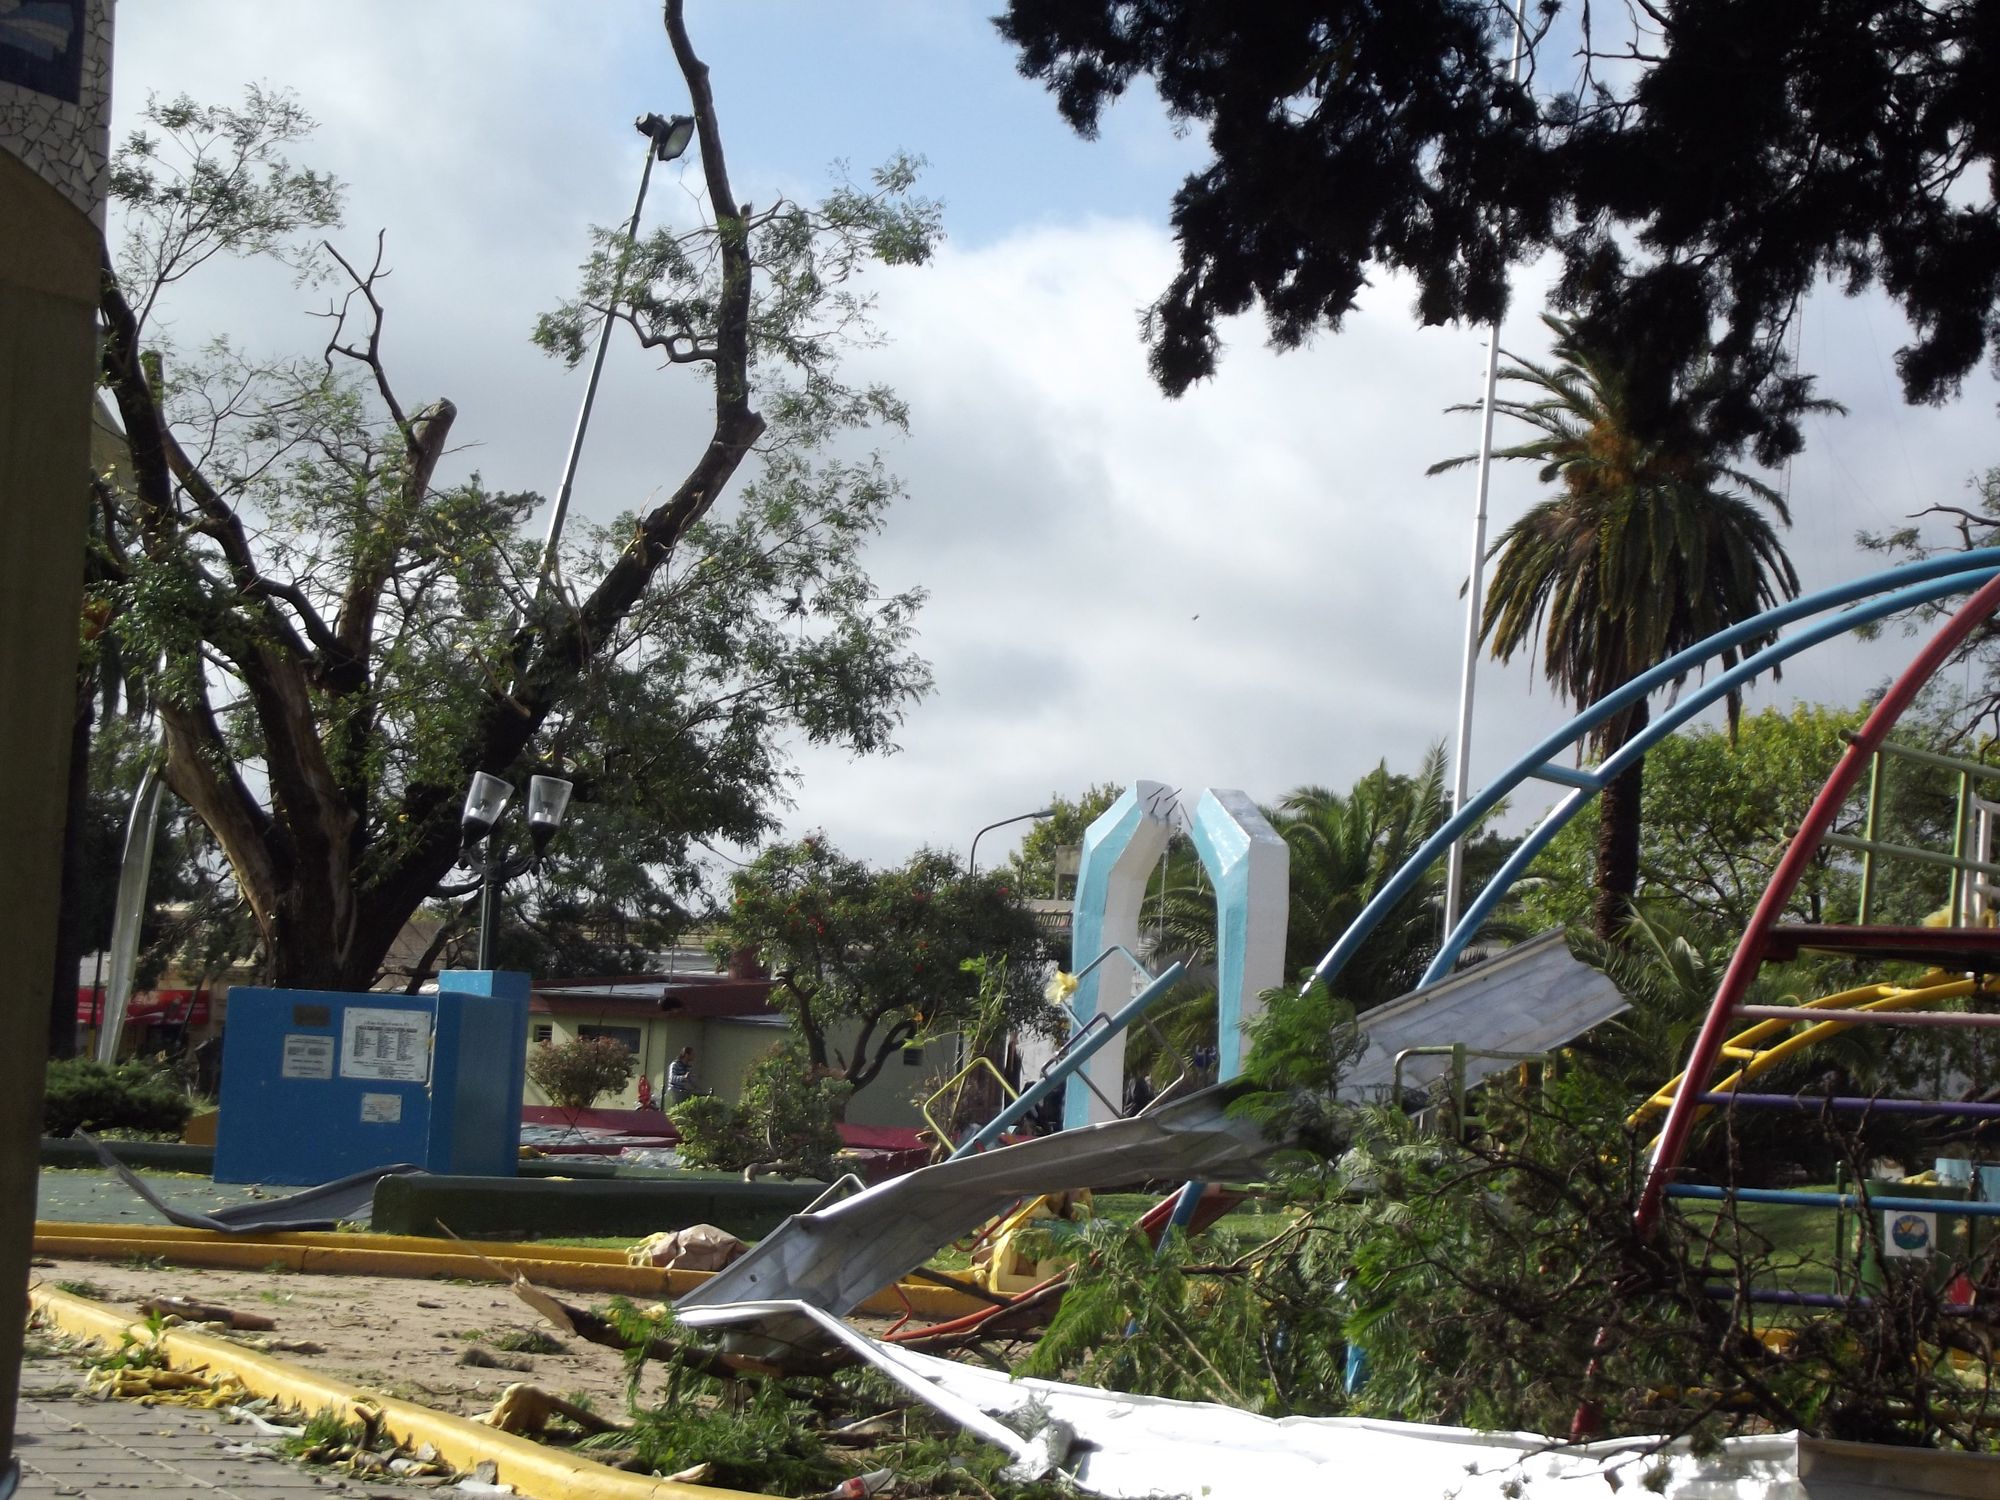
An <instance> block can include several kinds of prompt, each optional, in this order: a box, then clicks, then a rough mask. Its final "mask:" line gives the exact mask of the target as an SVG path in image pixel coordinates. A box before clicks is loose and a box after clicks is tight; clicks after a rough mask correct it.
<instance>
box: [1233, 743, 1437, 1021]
mask: <svg viewBox="0 0 2000 1500" xmlns="http://www.w3.org/2000/svg"><path fill="white" fill-rule="evenodd" d="M1450 811H1451V809H1450V798H1449V797H1448V796H1447V795H1446V792H1445V754H1444V745H1443V743H1442V742H1440V743H1438V744H1436V745H1434V746H1432V747H1431V749H1430V751H1429V753H1428V754H1426V755H1425V757H1424V763H1423V766H1422V767H1421V769H1419V770H1418V772H1417V774H1416V775H1415V776H1400V775H1395V774H1392V773H1391V772H1390V770H1389V767H1388V764H1387V763H1386V762H1384V763H1383V764H1381V765H1378V766H1376V767H1375V769H1374V770H1372V771H1370V772H1368V773H1367V774H1366V775H1365V776H1363V777H1361V778H1360V779H1359V780H1358V781H1356V782H1355V783H1354V785H1353V787H1352V788H1350V789H1349V790H1348V791H1347V792H1345V793H1341V792H1336V791H1332V790H1330V789H1329V788H1327V787H1323V786H1302V787H1298V788H1296V789H1294V790H1293V791H1290V792H1288V793H1286V794H1285V796H1284V797H1283V798H1281V799H1280V800H1279V803H1278V806H1277V807H1276V808H1275V809H1274V810H1273V811H1272V813H1271V826H1272V827H1274V828H1276V829H1277V830H1278V833H1279V835H1280V836H1281V837H1282V838H1283V839H1284V841H1285V842H1286V843H1287V844H1289V845H1290V846H1291V851H1292V859H1291V887H1292V899H1291V922H1290V925H1289V926H1288V928H1287V929H1286V935H1285V968H1286V970H1287V972H1289V973H1293V974H1297V973H1301V972H1304V971H1306V970H1309V969H1311V968H1312V967H1313V965H1315V964H1316V963H1318V962H1319V960H1320V959H1321V958H1322V957H1323V956H1324V955H1325V953H1326V951H1327V950H1328V949H1329V948H1331V947H1332V946H1333V945H1334V943H1335V942H1336V941H1337V940H1338V939H1339V937H1340V935H1341V934H1342V933H1343V932H1345V931H1346V930H1347V928H1348V925H1349V924H1350V923H1352V922H1353V920H1354V919H1355V917H1356V916H1358V915H1359V914H1360V912H1361V909H1362V907H1364V906H1366V905H1367V904H1368V902H1369V901H1370V900H1371V899H1372V898H1373V897H1374V895H1375V893H1376V892H1377V891H1379V890H1380V889H1381V888H1382V886H1383V884H1384V883H1385V882H1386V881H1387V880H1388V879H1389V877H1390V876H1392V875H1394V874H1395V873H1396V871H1397V870H1399V869H1401V868H1402V866H1403V864H1404V862H1405V861H1406V860H1408V858H1409V857H1410V855H1411V854H1412V853H1413V852H1415V850H1416V848H1417V846H1418V845H1419V844H1421V843H1423V841H1424V840H1425V839H1426V838H1428V837H1430V835H1431V834H1432V833H1434V832H1436V831H1437V829H1438V828H1439V827H1441V826H1442V825H1443V823H1444V821H1445V819H1446V818H1447V817H1449V816H1450ZM1439 881H1440V876H1439V873H1438V871H1436V870H1429V871H1426V872H1425V874H1424V876H1423V877H1422V878H1421V879H1420V880H1419V881H1418V882H1417V884H1415V885H1414V886H1412V887H1411V888H1410V890H1409V892H1408V893H1407V894H1406V895H1405V896H1404V897H1403V898H1402V900H1400V901H1398V902H1397V903H1396V905H1395V908H1394V909H1393V910H1392V911H1390V913H1389V914H1388V916H1386V917H1385V918H1384V919H1383V920H1382V922H1381V923H1380V924H1379V925H1378V926H1377V927H1376V928H1375V931H1374V932H1373V933H1372V934H1371V935H1370V937H1369V939H1368V942H1367V943H1366V944H1365V945H1364V946H1363V947H1362V949H1361V951H1360V952H1359V953H1357V954H1356V955H1355V958H1354V962H1353V963H1351V964H1350V965H1348V967H1347V968H1346V969H1345V970H1344V971H1343V972H1342V973H1341V976H1340V980H1339V984H1338V989H1339V991H1340V994H1341V996H1342V997H1343V998H1344V999H1346V1000H1347V1001H1349V1002H1350V1003H1351V1004H1352V1005H1353V1006H1354V1007H1355V1009H1357V1010H1365V1009H1367V1008H1368V1007H1369V1006H1371V1005H1377V1004H1380V1003H1381V1002H1382V1001H1384V1000H1393V999H1394V998H1395V997H1396V996H1398V995H1400V994H1403V993H1404V992H1405V991H1407V990H1409V989H1410V988H1411V987H1412V986H1414V985H1415V984H1416V982H1417V980H1418V979H1419V978H1420V977H1422V975H1423V971H1424V967H1425V965H1427V964H1428V963H1429V962H1430V960H1431V956H1432V955H1433V954H1434V953H1436V952H1437V943H1438V928H1437V924H1438V913H1437V899H1436V898H1437V892H1438V887H1439Z"/></svg>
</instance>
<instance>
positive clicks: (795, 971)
mask: <svg viewBox="0 0 2000 1500" xmlns="http://www.w3.org/2000/svg"><path fill="white" fill-rule="evenodd" d="M722 930H723V934H724V936H723V940H722V942H721V943H720V944H719V945H718V948H719V950H720V951H725V952H726V951H732V950H735V949H740V948H754V949H756V950H757V952H758V953H759V955H760V956H761V957H762V959H763V961H764V963H765V964H766V965H767V966H768V967H769V968H770V969H771V972H772V974H773V975H774V976H775V978H776V980H777V983H776V986H775V987H774V988H773V989H772V991H771V1000H772V1003H773V1004H775V1005H777V1006H778V1007H779V1008H780V1009H782V1010H783V1011H784V1012H785V1014H786V1015H787V1016H788V1017H790V1019H791V1022H792V1027H793V1029H794V1030H795V1031H796V1032H797V1034H798V1037H799V1040H800V1041H801V1043H803V1045H804V1047H805V1049H806V1056H807V1058H808V1059H809V1060H810V1062H811V1064H812V1066H813V1068H814V1069H815V1070H816V1071H818V1072H823V1073H827V1074H830V1075H832V1076H834V1077H838V1078H840V1079H843V1080H845V1081H846V1082H847V1083H848V1084H850V1085H851V1086H852V1087H853V1088H855V1089H857V1090H859V1089H864V1088H866V1087H867V1086H868V1085H869V1084H871V1083H873V1082H874V1081H875V1078H876V1076H877V1075H878V1074H879V1073H880V1072H881V1071H882V1065H883V1064H884V1063H885V1062H886V1061H888V1059H889V1058H890V1056H892V1055H893V1054H894V1053H896V1052H897V1051H899V1050H900V1049H901V1048H903V1047H905V1046H908V1045H910V1044H911V1043H912V1042H916V1041H920V1040H922V1039H924V1038H927V1037H930V1036H935V1035H940V1034H945V1033H953V1032H959V1031H962V1030H966V1029H969V1028H971V1027H972V1026H973V1025H974V1024H975V1023H980V1022H982V1021H983V1022H984V1023H986V1024H989V1025H990V1024H991V1017H990V1016H989V1015H987V1014H986V1011H987V1010H990V1009H991V1006H992V1003H993V998H994V997H993V995H992V994H990V993H989V994H988V995H987V997H986V1005H985V1007H984V1008H982V1004H981V990H982V981H983V980H985V979H987V977H988V976H994V975H996V974H998V975H1000V977H998V978H996V979H995V980H994V985H993V986H989V989H991V988H993V987H996V986H997V990H998V994H999V996H1000V1004H1001V1008H1002V1011H1003V1015H1004V1019H1005V1022H1006V1024H1007V1025H1008V1026H1009V1027H1016V1026H1026V1027H1041V1026H1045V1025H1046V1024H1047V1012H1048V1010H1049V1006H1048V1005H1047V1003H1046V1001H1045V999H1044V997H1043V995H1042V980H1041V977H1040V975H1038V974H1037V973H1036V969H1037V963H1036V960H1038V959H1039V958H1040V957H1041V954H1042V940H1041V933H1040V929H1039V928H1038V927H1037V926H1036V923H1035V919H1034V915H1033V914H1032V913H1031V912H1029V911H1028V909H1027V908H1026V907H1025V906H1024V905H1022V903H1021V900H1020V897H1019V895H1018V893H1017V892H1016V891H1015V889H1014V885H1013V877H1012V876H1011V875H1008V874H1006V873H1004V872H1002V873H995V874H989V875H974V876H968V875H966V873H965V872H964V870H963V869H962V868H961V866H960V865H959V863H958V859H957V857H956V856H955V855H952V854H949V853H945V852H943V851H940V850H936V849H922V850H919V851H918V852H917V853H916V854H914V855H912V856H911V857H910V858H909V860H908V861H907V862H905V863H904V864H902V865H900V866H898V867H896V868H894V869H887V870H871V869H870V868H868V866H867V865H865V864H863V863H862V862H861V861H860V860H858V859H851V858H849V857H848V856H846V855H844V854H842V853H840V851H839V850H837V849H835V848H833V847H832V845H830V844H829V843H827V841H826V840H825V839H823V838H818V837H814V838H806V839H802V840H800V841H799V842H798V843H795V844H780V845H776V846H774V847H772V848H770V849H767V850H765V851H764V852H763V853H762V854H761V855H759V856H758V857H757V859H756V860H755V861H753V862H752V863H751V864H750V865H748V866H746V867H745V868H744V869H742V870H740V871H738V872H737V874H736V875H735V876H734V877H733V878H732V879H731V881H730V903H729V907H728V910H727V912H726V913H725V915H724V918H723V922H722ZM982 958H983V959H986V960H988V964H987V965H986V966H985V967H983V968H982V967H981V966H979V965H977V964H972V963H969V962H968V961H969V960H976V959H982ZM1000 959H1004V960H1006V966H1005V969H1004V973H1001V971H998V970H997V967H996V965H995V961H997V960H1000Z"/></svg>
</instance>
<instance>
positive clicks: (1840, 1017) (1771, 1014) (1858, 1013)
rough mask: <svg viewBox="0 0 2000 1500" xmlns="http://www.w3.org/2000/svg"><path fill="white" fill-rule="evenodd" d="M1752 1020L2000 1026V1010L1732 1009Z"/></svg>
mask: <svg viewBox="0 0 2000 1500" xmlns="http://www.w3.org/2000/svg"><path fill="white" fill-rule="evenodd" d="M1730 1014H1731V1015H1734V1016H1742V1017H1743V1018H1744V1019H1745V1020H1750V1021H1790V1022H1792V1023H1793V1024H1795V1025H1796V1024H1797V1023H1799V1022H1802V1021H1809V1022H1811V1023H1813V1024H1814V1025H1818V1024H1819V1023H1820V1022H1822V1021H1830V1022H1832V1023H1833V1024H1834V1025H1837V1026H2000V1013H1996V1012H1993V1011H1984V1010H1968V1011H1956V1010H1807V1009H1806V1008H1805V1007H1804V1006H1803V1005H1739V1006H1737V1007H1736V1009H1735V1010H1733V1011H1731V1012H1730Z"/></svg>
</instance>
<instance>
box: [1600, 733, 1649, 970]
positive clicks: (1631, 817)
mask: <svg viewBox="0 0 2000 1500" xmlns="http://www.w3.org/2000/svg"><path fill="white" fill-rule="evenodd" d="M1650 718H1651V714H1650V712H1649V711H1648V710H1647V707H1646V700H1645V699H1644V698H1641V699H1640V700H1639V701H1638V702H1637V703H1635V704H1634V705H1633V706H1632V708H1631V710H1630V711H1629V712H1628V713H1627V714H1626V715H1625V722H1624V724H1623V725H1622V726H1621V728H1620V729H1619V731H1618V741H1617V744H1616V745H1613V744H1607V745H1606V746H1605V754H1606V755H1607V756H1608V755H1610V754H1611V753H1612V752H1613V751H1615V750H1616V749H1617V748H1618V746H1620V745H1623V744H1625V743H1626V742H1627V741H1628V740H1630V739H1631V738H1632V737H1633V736H1634V735H1636V734H1638V733H1639V731H1640V730H1642V729H1644V728H1645V727H1646V724H1647V721H1648V720H1649V719H1650ZM1645 769H1646V763H1645V761H1644V759H1640V760H1638V761H1635V762H1634V763H1633V765H1632V768H1631V769H1630V770H1629V771H1626V772H1625V773H1624V774H1623V775H1622V776H1618V777H1615V778H1614V779H1613V780H1612V781H1611V783H1610V784H1609V785H1607V786H1606V787H1605V788H1604V790H1603V792H1602V793H1600V794H1599V798H1598V804H1597V899H1596V902H1595V904H1594V906H1593V907H1592V911H1591V927H1592V928H1593V929H1594V930H1595V931H1596V933H1597V935H1598V936H1599V937H1601V938H1605V939H1607V940H1610V939H1615V938H1616V937H1617V936H1618V934H1619V933H1620V932H1621V931H1623V930H1624V927H1625V923H1626V921H1627V919H1628V918H1629V917H1630V916H1631V914H1632V898H1633V896H1635V895H1637V894H1638V890H1639V801H1640V793H1641V791H1642V789H1643V787H1642V783H1643V779H1644V776H1645Z"/></svg>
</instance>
